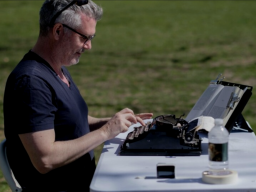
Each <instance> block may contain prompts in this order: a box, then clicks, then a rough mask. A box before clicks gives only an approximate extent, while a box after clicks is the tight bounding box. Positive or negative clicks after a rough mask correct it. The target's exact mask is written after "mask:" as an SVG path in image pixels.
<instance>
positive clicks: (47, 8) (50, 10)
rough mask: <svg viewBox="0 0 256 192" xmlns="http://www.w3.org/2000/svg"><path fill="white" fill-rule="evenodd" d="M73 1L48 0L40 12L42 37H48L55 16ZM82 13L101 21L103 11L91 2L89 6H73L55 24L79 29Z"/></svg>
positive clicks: (89, 1)
mask: <svg viewBox="0 0 256 192" xmlns="http://www.w3.org/2000/svg"><path fill="white" fill-rule="evenodd" d="M71 2H72V0H46V1H45V2H44V3H43V5H42V7H41V10H40V35H43V36H45V35H47V33H48V32H49V30H50V28H51V27H53V26H51V20H52V18H53V16H54V15H55V14H56V13H57V12H59V11H60V10H62V9H63V8H64V7H65V6H67V5H68V4H69V3H71ZM80 13H83V14H85V15H87V16H88V17H90V18H93V19H95V20H96V21H99V20H100V19H101V17H102V14H103V10H102V8H101V7H100V6H98V5H97V4H96V3H94V2H93V1H91V0H88V4H86V5H82V6H78V5H76V4H73V5H72V6H70V7H69V8H68V9H66V10H64V11H63V12H62V13H61V14H60V15H59V16H58V17H57V18H56V20H55V22H54V24H55V23H63V24H66V25H69V26H70V27H74V28H75V27H78V26H79V25H80V24H81V18H80Z"/></svg>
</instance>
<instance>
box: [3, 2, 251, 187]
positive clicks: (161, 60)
mask: <svg viewBox="0 0 256 192" xmlns="http://www.w3.org/2000/svg"><path fill="white" fill-rule="evenodd" d="M42 2H43V1H0V26H1V30H0V38H1V41H0V69H1V70H0V107H1V110H0V140H2V139H3V138H4V134H3V112H2V105H3V92H4V87H5V81H6V78H7V76H8V74H9V73H10V71H11V70H12V69H13V68H14V66H15V65H16V64H17V62H18V61H19V60H20V59H21V58H22V57H23V55H24V54H25V53H26V52H27V51H28V50H29V49H31V48H32V46H33V45H34V43H35V41H36V38H37V36H38V20H39V16H38V11H39V9H40V6H41V4H42ZM95 2H96V3H98V4H100V5H102V7H103V8H104V16H103V18H102V20H101V21H100V22H99V23H98V25H97V36H96V38H95V39H94V40H93V49H92V50H91V51H88V52H86V53H85V54H84V55H83V56H82V58H81V62H80V63H79V64H78V65H76V66H73V67H70V68H69V70H70V72H71V74H72V76H73V79H74V80H75V82H76V83H77V86H78V87H79V88H80V91H81V94H82V95H83V97H84V99H85V100H86V102H87V104H88V106H89V111H90V114H91V115H92V116H97V117H104V116H112V115H113V114H114V113H115V112H117V111H118V110H121V109H122V108H125V107H129V108H131V109H133V110H134V111H135V112H136V113H139V112H153V113H154V116H157V115H160V114H175V115H177V116H179V115H181V114H183V113H185V114H187V113H188V112H189V111H190V109H191V108H192V107H193V105H194V103H195V102H196V101H197V99H198V98H199V97H200V95H201V94H202V93H203V91H204V90H205V89H206V87H207V86H208V83H209V82H210V80H212V79H213V78H215V77H216V76H217V74H218V73H223V74H224V76H225V77H226V79H225V80H226V81H230V82H234V83H241V84H246V85H251V86H254V87H255V86H256V36H255V34H256V20H255V19H253V18H254V17H255V11H256V8H255V7H256V2H255V1H124V0H123V1H103V0H102V1H95ZM255 109H256V96H255V94H254V93H253V95H252V97H251V99H250V101H249V103H248V104H247V106H246V107H245V109H244V111H243V115H244V117H245V118H246V120H247V121H249V123H250V125H251V126H252V128H253V129H254V130H256V118H255V117H256V110H255ZM100 150H101V146H100V147H99V148H97V150H95V154H96V158H97V159H98V157H99V154H100ZM7 190H8V187H7V185H6V183H5V181H4V179H3V177H2V175H1V174H0V192H6V191H7Z"/></svg>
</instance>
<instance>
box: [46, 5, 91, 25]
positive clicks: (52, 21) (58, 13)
mask: <svg viewBox="0 0 256 192" xmlns="http://www.w3.org/2000/svg"><path fill="white" fill-rule="evenodd" d="M74 4H76V5H78V6H82V5H85V4H88V0H77V1H71V3H69V4H68V5H67V6H66V7H64V8H63V9H61V10H60V11H59V12H57V13H56V14H55V15H54V16H53V17H52V19H51V22H50V25H51V26H53V25H54V22H55V20H56V18H57V17H58V16H59V15H60V14H61V13H62V12H63V11H64V10H66V9H67V8H69V7H70V6H72V5H74Z"/></svg>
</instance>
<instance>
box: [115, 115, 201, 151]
mask: <svg viewBox="0 0 256 192" xmlns="http://www.w3.org/2000/svg"><path fill="white" fill-rule="evenodd" d="M200 154H201V139H200V137H199V135H198V133H197V132H196V131H195V128H194V126H189V124H188V122H187V121H186V120H184V119H183V118H182V116H181V117H179V118H176V117H175V115H171V114H168V115H160V116H157V117H156V118H154V119H153V121H152V122H148V123H147V124H146V125H145V126H138V127H134V130H133V131H132V132H130V133H128V135H127V137H126V139H125V141H124V143H123V144H122V145H121V150H120V155H121V156H198V155H200Z"/></svg>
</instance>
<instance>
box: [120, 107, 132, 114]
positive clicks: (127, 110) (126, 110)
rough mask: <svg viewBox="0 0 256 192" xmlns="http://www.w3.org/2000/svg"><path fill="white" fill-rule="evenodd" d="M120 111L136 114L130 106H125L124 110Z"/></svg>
mask: <svg viewBox="0 0 256 192" xmlns="http://www.w3.org/2000/svg"><path fill="white" fill-rule="evenodd" d="M120 113H122V114H125V113H131V114H132V115H134V112H133V110H131V109H129V108H124V109H123V110H121V111H120Z"/></svg>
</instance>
